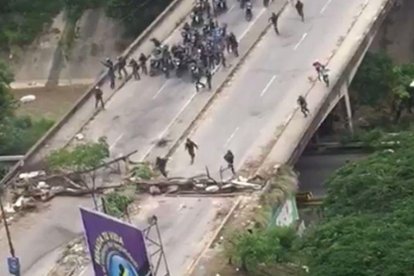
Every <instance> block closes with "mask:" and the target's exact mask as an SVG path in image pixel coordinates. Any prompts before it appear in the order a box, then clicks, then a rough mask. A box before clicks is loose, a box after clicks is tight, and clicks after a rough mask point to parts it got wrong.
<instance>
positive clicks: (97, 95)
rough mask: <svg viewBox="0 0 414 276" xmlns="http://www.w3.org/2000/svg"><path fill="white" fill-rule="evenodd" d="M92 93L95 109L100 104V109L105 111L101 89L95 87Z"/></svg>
mask: <svg viewBox="0 0 414 276" xmlns="http://www.w3.org/2000/svg"><path fill="white" fill-rule="evenodd" d="M93 93H94V95H95V109H96V108H98V106H99V104H101V107H102V109H105V103H104V101H103V92H102V89H101V88H100V87H99V86H95V88H94V91H93Z"/></svg>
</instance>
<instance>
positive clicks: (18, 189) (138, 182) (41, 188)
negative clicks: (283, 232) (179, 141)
mask: <svg viewBox="0 0 414 276" xmlns="http://www.w3.org/2000/svg"><path fill="white" fill-rule="evenodd" d="M130 155H131V154H128V155H125V156H121V157H118V158H116V159H113V160H111V161H109V162H106V163H105V164H103V165H100V166H99V167H97V168H94V169H92V170H85V171H78V172H61V173H56V172H53V173H51V172H46V171H32V172H25V173H21V174H20V175H19V176H18V178H17V179H15V181H14V182H13V183H12V185H11V186H12V189H11V190H10V193H11V197H9V199H11V200H9V201H10V202H13V203H11V204H10V203H9V204H6V206H5V213H6V215H7V214H13V213H15V212H18V211H20V210H27V209H32V208H36V204H37V203H38V202H47V201H49V200H51V199H52V198H54V197H56V196H87V195H94V194H99V193H104V192H105V191H106V190H114V189H117V188H121V187H124V186H126V185H134V186H136V188H137V191H139V192H140V193H148V194H151V195H154V196H155V195H161V194H163V195H166V196H216V197H220V196H236V195H239V194H241V193H245V192H251V191H256V190H260V189H261V188H262V187H263V184H264V183H263V179H261V178H260V177H255V178H252V179H247V178H243V177H241V176H239V177H231V178H228V179H225V180H223V179H222V177H220V178H221V180H216V179H214V178H213V177H211V176H210V173H209V171H208V169H207V168H206V172H205V173H204V174H200V175H196V176H194V177H188V178H184V177H171V178H166V177H163V176H160V175H159V174H158V173H157V171H156V169H154V168H153V167H152V166H151V164H149V163H132V162H131V161H130V160H129V158H128V157H129V156H130ZM120 162H124V165H125V166H123V167H122V168H121V166H120ZM98 170H99V173H98ZM105 170H110V171H112V172H114V171H115V172H116V174H118V175H119V177H117V179H119V181H118V182H115V183H117V184H115V185H114V184H110V185H102V184H101V185H95V183H91V182H95V181H94V180H93V181H91V178H90V175H91V174H94V175H100V174H101V176H100V177H101V178H104V177H103V176H102V174H104V172H105Z"/></svg>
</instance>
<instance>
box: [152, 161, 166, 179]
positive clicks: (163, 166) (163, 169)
mask: <svg viewBox="0 0 414 276" xmlns="http://www.w3.org/2000/svg"><path fill="white" fill-rule="evenodd" d="M167 162H168V158H164V157H159V156H158V157H157V158H156V159H155V167H156V168H157V169H158V170H159V171H160V173H161V174H162V175H163V176H164V177H167Z"/></svg>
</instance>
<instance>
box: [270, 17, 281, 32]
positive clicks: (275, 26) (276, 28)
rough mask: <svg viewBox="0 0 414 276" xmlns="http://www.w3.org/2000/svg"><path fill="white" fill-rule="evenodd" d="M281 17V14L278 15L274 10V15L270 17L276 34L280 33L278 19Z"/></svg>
mask: <svg viewBox="0 0 414 276" xmlns="http://www.w3.org/2000/svg"><path fill="white" fill-rule="evenodd" d="M278 19H279V15H277V14H276V13H274V12H272V15H271V16H270V18H269V21H270V22H271V23H272V25H273V29H274V30H275V32H276V34H277V35H279V29H278V27H277V21H278Z"/></svg>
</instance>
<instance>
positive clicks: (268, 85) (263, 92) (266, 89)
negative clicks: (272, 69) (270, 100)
mask: <svg viewBox="0 0 414 276" xmlns="http://www.w3.org/2000/svg"><path fill="white" fill-rule="evenodd" d="M275 79H276V75H274V76H273V77H272V78H271V79H270V81H269V82H268V83H267V84H266V86H265V88H264V89H263V90H262V92H261V93H260V97H263V95H264V94H266V92H267V91H268V90H269V87H270V85H272V83H273V81H274V80H275Z"/></svg>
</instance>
